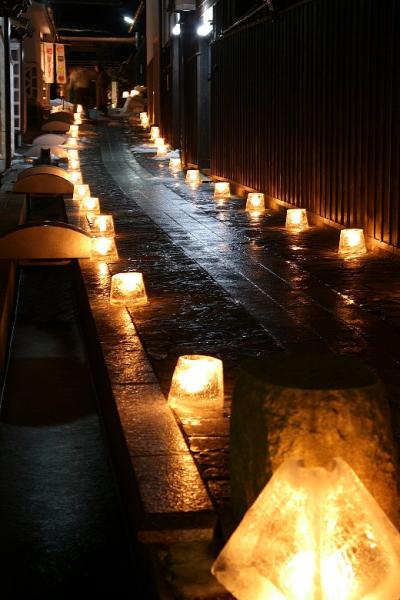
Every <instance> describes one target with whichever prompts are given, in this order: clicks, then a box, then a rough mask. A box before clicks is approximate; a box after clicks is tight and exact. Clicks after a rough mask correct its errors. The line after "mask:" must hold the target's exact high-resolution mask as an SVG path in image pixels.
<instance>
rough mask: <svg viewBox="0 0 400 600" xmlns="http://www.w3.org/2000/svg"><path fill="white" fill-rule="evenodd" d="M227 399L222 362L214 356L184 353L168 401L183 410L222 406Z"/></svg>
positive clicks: (179, 361) (177, 366) (175, 373)
mask: <svg viewBox="0 0 400 600" xmlns="http://www.w3.org/2000/svg"><path fill="white" fill-rule="evenodd" d="M223 402H224V379H223V369H222V361H221V360H219V359H218V358H214V357H212V356H202V355H200V354H192V355H186V356H180V357H179V359H178V362H177V365H176V367H175V371H174V374H173V377H172V383H171V388H170V392H169V395H168V403H169V404H170V405H171V406H172V407H176V408H180V409H183V410H184V409H189V410H190V409H195V408H214V407H215V408H220V407H222V405H223Z"/></svg>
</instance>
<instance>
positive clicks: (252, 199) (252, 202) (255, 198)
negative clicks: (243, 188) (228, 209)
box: [246, 192, 265, 211]
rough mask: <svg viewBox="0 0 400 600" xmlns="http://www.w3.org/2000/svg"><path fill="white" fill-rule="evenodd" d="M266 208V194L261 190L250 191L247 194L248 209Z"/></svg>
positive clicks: (258, 209) (259, 209)
mask: <svg viewBox="0 0 400 600" xmlns="http://www.w3.org/2000/svg"><path fill="white" fill-rule="evenodd" d="M264 209H265V200H264V194H261V193H260V192H250V193H249V194H247V200H246V210H251V211H261V210H264Z"/></svg>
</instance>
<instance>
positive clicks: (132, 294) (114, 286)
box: [110, 273, 148, 306]
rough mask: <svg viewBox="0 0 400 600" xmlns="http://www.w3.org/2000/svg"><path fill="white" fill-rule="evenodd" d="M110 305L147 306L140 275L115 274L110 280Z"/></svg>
mask: <svg viewBox="0 0 400 600" xmlns="http://www.w3.org/2000/svg"><path fill="white" fill-rule="evenodd" d="M110 302H111V304H119V305H121V304H122V305H125V306H132V305H134V306H141V305H143V304H147V302H148V300H147V294H146V290H145V287H144V281H143V275H142V273H117V274H116V275H113V276H112V278H111V293H110Z"/></svg>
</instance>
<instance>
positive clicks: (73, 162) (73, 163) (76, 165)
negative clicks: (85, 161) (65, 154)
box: [68, 158, 81, 171]
mask: <svg viewBox="0 0 400 600" xmlns="http://www.w3.org/2000/svg"><path fill="white" fill-rule="evenodd" d="M68 167H69V168H70V169H72V170H74V171H76V170H79V169H80V168H81V163H80V162H79V160H77V159H76V158H71V159H68Z"/></svg>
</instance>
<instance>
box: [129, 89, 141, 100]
mask: <svg viewBox="0 0 400 600" xmlns="http://www.w3.org/2000/svg"><path fill="white" fill-rule="evenodd" d="M131 96H132V98H134V97H135V96H140V92H139V91H138V90H131Z"/></svg>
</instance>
